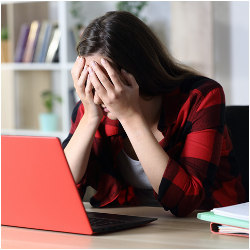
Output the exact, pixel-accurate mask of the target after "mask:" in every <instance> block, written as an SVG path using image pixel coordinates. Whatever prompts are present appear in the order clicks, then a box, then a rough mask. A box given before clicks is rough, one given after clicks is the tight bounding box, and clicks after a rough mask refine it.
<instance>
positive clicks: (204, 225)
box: [1, 203, 249, 249]
mask: <svg viewBox="0 0 250 250" xmlns="http://www.w3.org/2000/svg"><path fill="white" fill-rule="evenodd" d="M84 204H85V207H86V210H88V211H95V212H104V213H106V212H107V213H118V214H127V215H138V216H148V217H158V220H157V221H154V222H152V223H150V224H148V225H147V226H143V227H139V228H134V229H128V230H124V231H119V232H115V233H109V234H105V235H98V236H87V235H79V234H69V233H59V232H50V231H43V230H33V229H24V228H16V227H7V226H2V237H1V242H2V248H12V249H13V248H23V249H24V248H25V249H28V248H33V249H34V248H40V249H42V248H52V249H53V248H61V249H65V248H71V249H77V248H107V249H109V248H172V249H173V248H217V249H218V248H225V249H230V248H231V249H235V248H237V249H239V248H241V249H242V248H247V249H248V248H249V239H248V238H243V237H236V236H224V235H215V234H212V233H211V232H210V230H209V223H208V222H204V221H200V220H198V219H196V214H197V213H196V212H194V213H193V214H192V215H191V216H189V217H186V218H176V217H174V216H173V215H171V213H170V212H166V211H164V210H163V208H160V207H129V208H105V209H94V208H91V206H90V204H89V203H84Z"/></svg>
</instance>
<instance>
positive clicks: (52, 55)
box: [15, 21, 60, 63]
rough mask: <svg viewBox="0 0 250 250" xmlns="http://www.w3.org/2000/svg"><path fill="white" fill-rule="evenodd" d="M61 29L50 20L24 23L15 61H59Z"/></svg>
mask: <svg viewBox="0 0 250 250" xmlns="http://www.w3.org/2000/svg"><path fill="white" fill-rule="evenodd" d="M59 43H60V30H59V28H58V25H57V24H52V23H51V22H49V21H42V22H38V21H33V22H32V23H31V24H30V25H28V24H23V25H22V27H21V30H20V34H19V38H18V42H17V46H16V50H15V62H37V63H43V62H50V63H51V62H58V49H59Z"/></svg>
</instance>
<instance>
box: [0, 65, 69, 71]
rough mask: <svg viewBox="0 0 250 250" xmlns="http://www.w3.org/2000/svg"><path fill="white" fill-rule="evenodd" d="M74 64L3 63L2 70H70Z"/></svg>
mask: <svg viewBox="0 0 250 250" xmlns="http://www.w3.org/2000/svg"><path fill="white" fill-rule="evenodd" d="M73 64H74V63H66V64H61V63H2V64H1V69H2V70H17V71H21V70H22V71H25V70H26V71H33V70H34V71H35V70H39V71H42V70H49V71H54V70H62V69H63V70H65V69H66V70H70V69H71V68H72V67H73Z"/></svg>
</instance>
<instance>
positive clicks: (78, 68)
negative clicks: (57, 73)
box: [71, 56, 85, 82]
mask: <svg viewBox="0 0 250 250" xmlns="http://www.w3.org/2000/svg"><path fill="white" fill-rule="evenodd" d="M84 65H85V58H84V57H80V56H78V57H77V59H76V61H75V63H74V65H73V67H72V70H71V75H72V78H73V81H74V82H76V81H77V80H78V79H79V77H80V75H81V73H82V70H83V68H84Z"/></svg>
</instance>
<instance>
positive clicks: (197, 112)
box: [158, 85, 225, 216]
mask: <svg viewBox="0 0 250 250" xmlns="http://www.w3.org/2000/svg"><path fill="white" fill-rule="evenodd" d="M196 94H197V95H198V96H199V97H198V98H196V101H195V104H194V105H193V106H192V108H191V111H190V115H189V116H188V120H187V121H186V124H188V127H189V129H188V132H187V133H186V134H185V136H186V138H185V141H184V144H183V147H182V150H181V153H180V155H179V157H178V158H175V159H173V158H171V157H170V159H169V162H168V165H167V167H166V169H165V172H164V174H163V177H162V180H161V183H160V186H159V192H158V200H159V201H160V203H161V204H162V206H163V207H164V208H165V209H166V210H170V211H171V212H172V213H173V214H174V215H176V216H186V215H187V214H189V213H191V212H192V211H194V210H195V209H197V208H198V207H199V206H200V205H201V203H202V201H203V200H204V198H205V195H207V192H209V190H210V187H211V186H212V185H213V181H214V179H215V174H216V171H217V169H218V166H219V163H220V156H221V148H222V142H223V131H224V126H225V120H224V115H225V97H224V92H223V89H222V87H221V86H220V85H219V87H217V88H214V89H212V90H210V91H209V92H208V93H207V94H206V95H205V96H204V95H202V93H199V91H197V93H196Z"/></svg>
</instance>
